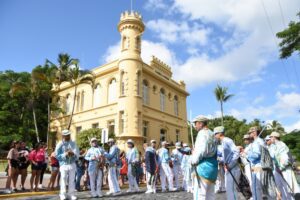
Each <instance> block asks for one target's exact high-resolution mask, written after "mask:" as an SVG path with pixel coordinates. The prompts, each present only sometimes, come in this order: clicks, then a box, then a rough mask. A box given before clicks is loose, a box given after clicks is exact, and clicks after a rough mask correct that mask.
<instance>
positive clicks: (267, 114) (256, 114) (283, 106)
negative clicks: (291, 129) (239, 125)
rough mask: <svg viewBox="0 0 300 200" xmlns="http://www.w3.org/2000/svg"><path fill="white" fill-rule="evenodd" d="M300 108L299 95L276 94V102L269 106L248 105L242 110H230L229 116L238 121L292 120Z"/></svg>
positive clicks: (292, 93) (294, 93) (293, 93)
mask: <svg viewBox="0 0 300 200" xmlns="http://www.w3.org/2000/svg"><path fill="white" fill-rule="evenodd" d="M299 108H300V93H296V92H291V93H285V94H283V93H281V92H277V94H276V102H275V103H274V104H273V105H269V106H253V105H249V106H247V107H245V108H244V109H243V110H241V109H239V110H238V109H231V110H230V111H229V115H233V116H235V117H237V118H238V119H248V120H252V119H254V118H258V119H270V118H271V119H272V120H279V121H280V119H284V118H290V117H291V118H294V117H295V116H297V115H299V113H298V110H299Z"/></svg>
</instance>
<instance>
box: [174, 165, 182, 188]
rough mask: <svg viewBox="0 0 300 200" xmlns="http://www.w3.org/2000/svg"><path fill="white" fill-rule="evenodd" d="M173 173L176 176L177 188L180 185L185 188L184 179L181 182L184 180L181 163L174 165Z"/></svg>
mask: <svg viewBox="0 0 300 200" xmlns="http://www.w3.org/2000/svg"><path fill="white" fill-rule="evenodd" d="M173 174H174V178H175V187H176V188H177V189H179V188H180V187H182V188H184V181H182V182H181V183H179V181H180V179H181V180H182V170H181V166H180V165H173Z"/></svg>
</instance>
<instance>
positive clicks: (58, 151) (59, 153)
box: [55, 142, 66, 161]
mask: <svg viewBox="0 0 300 200" xmlns="http://www.w3.org/2000/svg"><path fill="white" fill-rule="evenodd" d="M62 147H63V144H62V142H61V143H59V144H57V145H56V148H55V157H56V159H57V160H58V161H65V160H66V152H64V151H63V148H62Z"/></svg>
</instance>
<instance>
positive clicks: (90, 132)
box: [76, 128, 101, 149]
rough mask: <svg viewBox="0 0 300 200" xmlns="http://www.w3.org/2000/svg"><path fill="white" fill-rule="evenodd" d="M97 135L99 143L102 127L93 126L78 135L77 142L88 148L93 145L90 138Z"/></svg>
mask: <svg viewBox="0 0 300 200" xmlns="http://www.w3.org/2000/svg"><path fill="white" fill-rule="evenodd" d="M93 137H95V138H97V139H98V143H100V141H101V129H98V128H91V129H87V130H83V131H81V132H80V134H78V135H77V138H76V142H77V144H78V146H79V147H80V148H82V149H88V148H90V147H91V144H90V140H91V139H92V138H93Z"/></svg>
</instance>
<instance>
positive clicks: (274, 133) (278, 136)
mask: <svg viewBox="0 0 300 200" xmlns="http://www.w3.org/2000/svg"><path fill="white" fill-rule="evenodd" d="M270 136H271V137H277V138H280V133H278V132H276V131H273V132H272V133H271V135H270Z"/></svg>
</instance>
